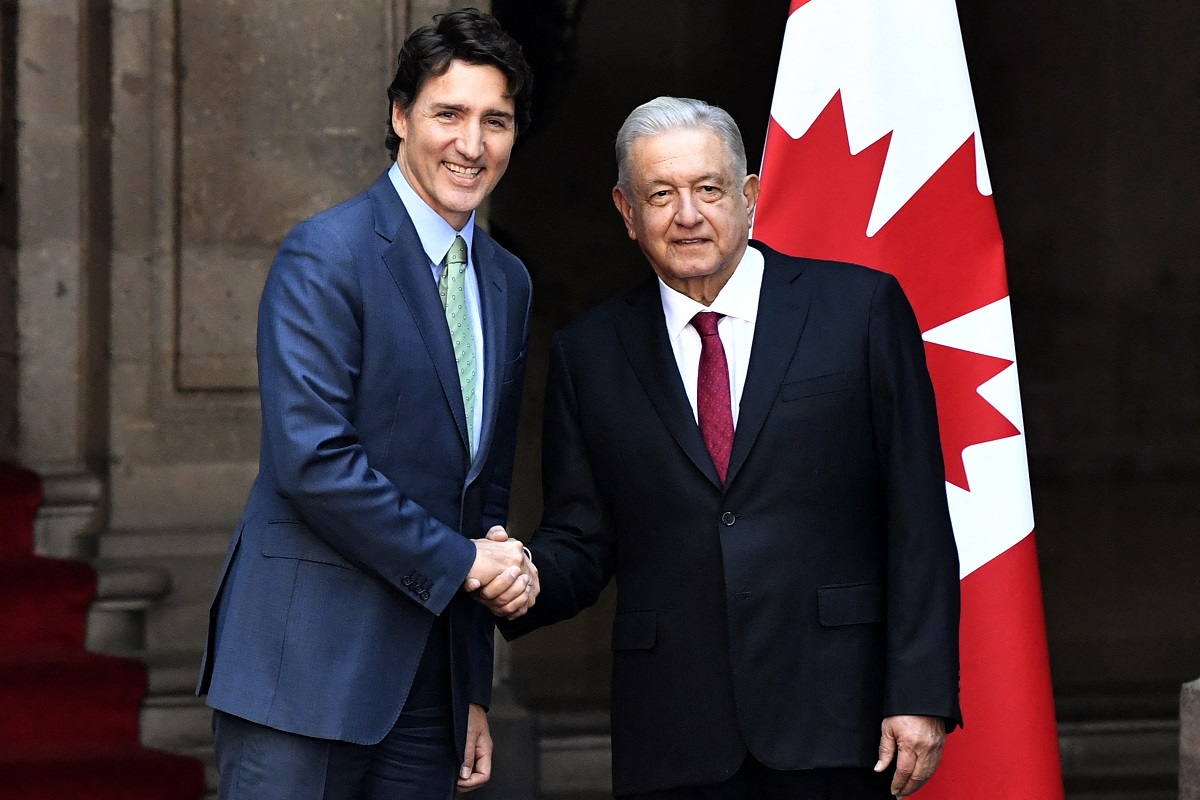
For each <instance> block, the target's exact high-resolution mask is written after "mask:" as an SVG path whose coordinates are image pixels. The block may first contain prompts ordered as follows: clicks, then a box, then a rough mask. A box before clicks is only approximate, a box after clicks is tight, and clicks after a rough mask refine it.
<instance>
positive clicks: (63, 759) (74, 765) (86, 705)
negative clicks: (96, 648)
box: [0, 464, 205, 800]
mask: <svg viewBox="0 0 1200 800" xmlns="http://www.w3.org/2000/svg"><path fill="white" fill-rule="evenodd" d="M41 501H42V487H41V482H40V481H39V480H38V478H37V476H36V475H34V474H33V473H31V472H28V471H26V470H20V469H16V468H14V467H10V466H7V465H4V464H0V620H3V623H2V624H0V800H196V799H197V798H199V797H200V796H201V795H202V794H204V788H205V786H204V769H203V766H202V765H201V763H200V762H199V761H197V760H196V759H193V758H187V757H184V756H180V755H175V754H173V753H164V752H160V751H157V750H149V749H147V748H144V747H141V746H140V745H139V744H138V709H139V708H140V706H141V703H142V697H143V696H144V695H145V692H146V668H145V666H144V665H143V664H142V663H141V662H140V661H136V660H133V659H128V658H116V657H114V656H106V655H100V654H98V653H89V652H87V651H85V650H84V648H83V642H84V625H85V619H86V614H87V609H88V605H89V604H90V603H91V601H92V597H93V596H94V595H95V593H96V575H95V573H94V572H93V570H92V568H91V567H90V566H89V565H87V564H83V563H80V562H76V561H65V560H62V559H55V558H42V557H40V556H35V555H32V550H33V518H34V515H35V514H36V512H37V508H38V506H39V505H40V504H41Z"/></svg>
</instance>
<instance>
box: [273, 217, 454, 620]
mask: <svg viewBox="0 0 1200 800" xmlns="http://www.w3.org/2000/svg"><path fill="white" fill-rule="evenodd" d="M355 263H356V261H355V256H354V254H353V253H352V252H351V250H350V248H349V247H347V245H346V243H345V241H344V240H343V238H342V235H341V232H340V231H339V230H337V229H336V228H335V227H333V226H332V225H330V224H328V223H324V222H322V221H320V220H310V221H308V222H306V223H302V224H301V225H300V226H298V227H297V228H296V229H295V230H294V231H293V232H292V233H291V234H289V235H288V237H287V238H286V239H285V240H284V242H283V245H282V246H281V247H280V251H279V255H278V256H276V259H275V262H274V263H273V264H272V266H271V271H270V274H269V275H268V276H267V284H266V287H265V288H264V290H263V298H262V303H261V306H260V308H259V320H258V364H259V383H260V387H261V390H260V391H261V397H262V414H263V436H264V437H265V439H266V441H265V442H264V447H263V454H264V458H267V459H270V464H269V469H270V474H271V475H273V476H274V479H275V490H276V491H278V492H279V493H280V494H282V495H284V496H286V497H287V498H288V499H289V500H290V502H291V503H292V504H293V505H294V506H295V508H296V509H297V510H298V511H299V512H300V514H301V515H302V516H303V518H304V520H305V522H307V523H308V524H309V525H310V526H311V527H312V528H313V529H314V530H315V531H316V533H317V534H318V535H319V536H321V537H322V538H323V539H324V540H325V541H327V542H328V543H329V545H330V546H331V547H333V548H334V549H335V550H337V551H338V552H339V553H341V554H342V555H343V556H345V557H346V558H347V559H348V560H350V561H351V562H353V563H354V564H356V565H357V566H359V567H360V568H362V569H363V570H365V571H367V572H368V573H371V574H374V575H377V576H378V577H380V578H381V579H383V580H384V581H387V582H388V583H391V584H392V585H394V586H396V587H398V588H399V587H402V586H403V585H404V583H403V582H404V580H405V579H406V578H407V579H408V580H409V583H410V584H411V583H412V581H413V580H414V577H413V575H414V574H415V575H416V576H418V577H417V578H415V579H418V580H420V581H421V582H422V583H423V584H425V588H426V592H424V593H422V594H421V595H419V596H418V595H414V594H413V593H411V592H409V591H403V592H402V594H403V595H404V596H405V597H409V598H410V599H412V600H413V601H414V602H418V603H421V604H422V605H423V606H424V607H425V608H427V609H428V610H429V611H431V612H432V613H434V614H440V613H441V612H442V610H443V609H444V608H445V607H446V605H447V604H448V603H449V602H450V600H451V598H452V597H453V596H454V594H455V593H456V592H457V591H458V589H459V587H460V586H461V584H462V582H463V580H465V579H466V575H467V572H468V571H469V570H470V568H471V565H472V563H473V562H474V558H475V547H474V545H472V543H471V542H470V540H469V539H467V538H465V537H463V536H462V535H460V534H459V533H458V532H457V531H455V530H454V529H452V528H450V527H448V526H446V525H444V524H443V523H441V522H439V521H438V520H436V519H434V518H433V517H432V516H431V515H430V514H429V512H428V511H426V510H425V509H424V508H422V507H421V506H419V505H418V504H416V503H415V502H413V501H412V500H411V499H409V498H408V497H406V496H405V495H404V494H403V493H402V491H401V489H400V487H397V486H395V485H393V484H392V483H391V482H390V481H389V480H388V479H387V478H386V477H385V476H384V475H383V474H381V473H380V472H378V471H377V470H375V469H373V468H372V467H371V464H369V463H368V461H367V456H366V453H365V451H364V449H363V447H362V444H361V442H360V441H359V434H358V431H357V430H356V429H355V427H354V409H355V392H356V387H357V385H358V380H359V373H360V370H361V368H362V363H363V358H362V319H363V314H362V303H363V298H362V291H361V287H360V284H359V280H358V275H357V271H356V269H355Z"/></svg>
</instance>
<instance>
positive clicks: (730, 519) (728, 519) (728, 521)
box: [721, 511, 737, 527]
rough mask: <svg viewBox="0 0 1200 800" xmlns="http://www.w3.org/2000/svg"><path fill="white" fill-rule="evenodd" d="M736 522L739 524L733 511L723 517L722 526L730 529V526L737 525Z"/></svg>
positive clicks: (727, 512)
mask: <svg viewBox="0 0 1200 800" xmlns="http://www.w3.org/2000/svg"><path fill="white" fill-rule="evenodd" d="M735 522H737V517H735V516H734V515H733V512H732V511H726V512H725V513H724V514H722V515H721V524H722V525H724V526H726V527H729V526H731V525H733V523H735Z"/></svg>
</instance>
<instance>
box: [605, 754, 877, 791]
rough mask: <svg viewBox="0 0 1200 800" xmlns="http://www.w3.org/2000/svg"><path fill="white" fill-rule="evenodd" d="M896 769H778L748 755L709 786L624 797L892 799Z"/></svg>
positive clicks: (687, 787)
mask: <svg viewBox="0 0 1200 800" xmlns="http://www.w3.org/2000/svg"><path fill="white" fill-rule="evenodd" d="M892 776H893V771H892V770H890V769H889V770H887V771H886V772H883V773H875V772H872V771H871V770H869V769H861V768H839V769H805V770H794V771H793V770H776V769H770V768H769V767H765V766H763V764H762V763H760V762H759V761H758V759H756V758H754V756H749V755H748V756H746V761H745V763H743V764H742V767H741V769H739V770H738V771H737V772H735V773H734V775H733V777H732V778H730V779H729V780H727V781H722V782H721V783H716V784H712V785H709V786H684V787H681V788H678V789H668V790H666V791H662V792H650V793H648V794H632V795H626V796H624V797H622V798H621V800H891V798H892V792H891V785H892Z"/></svg>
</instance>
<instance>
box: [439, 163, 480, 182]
mask: <svg viewBox="0 0 1200 800" xmlns="http://www.w3.org/2000/svg"><path fill="white" fill-rule="evenodd" d="M442 164H443V165H444V166H445V167H446V169H448V170H450V171H451V172H452V173H454V174H455V175H458V176H459V177H462V178H474V177H475V176H476V175H478V174H479V173H480V172H483V167H464V166H462V165H461V164H451V163H450V162H449V161H443V162H442Z"/></svg>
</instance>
